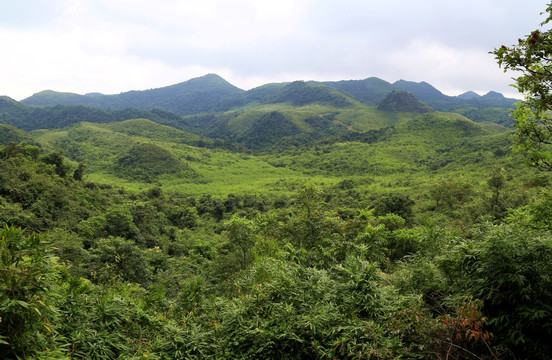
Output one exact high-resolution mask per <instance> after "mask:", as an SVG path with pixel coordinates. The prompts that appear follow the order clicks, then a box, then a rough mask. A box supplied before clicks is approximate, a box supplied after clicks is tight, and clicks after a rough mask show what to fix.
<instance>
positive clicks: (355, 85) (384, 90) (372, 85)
mask: <svg viewBox="0 0 552 360" xmlns="http://www.w3.org/2000/svg"><path fill="white" fill-rule="evenodd" d="M311 83H313V84H322V85H326V86H329V87H333V88H334V89H337V90H339V91H342V92H344V93H346V94H349V95H350V96H351V97H352V98H354V99H356V100H357V101H360V102H362V103H364V104H368V105H375V104H376V103H377V102H378V101H379V100H381V99H382V98H383V97H385V95H387V94H389V93H390V92H391V91H393V90H394V87H393V85H391V84H390V83H388V82H387V81H385V80H381V79H379V78H377V77H371V78H368V79H364V80H343V81H336V82H315V81H313V82H311Z"/></svg>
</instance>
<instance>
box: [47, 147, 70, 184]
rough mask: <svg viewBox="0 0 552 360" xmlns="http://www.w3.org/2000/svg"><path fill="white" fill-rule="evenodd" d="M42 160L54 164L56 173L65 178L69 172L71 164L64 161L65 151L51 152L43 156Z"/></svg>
mask: <svg viewBox="0 0 552 360" xmlns="http://www.w3.org/2000/svg"><path fill="white" fill-rule="evenodd" d="M42 162H44V163H46V164H50V165H54V167H55V171H56V174H58V175H59V177H62V178H64V177H65V176H66V175H67V172H69V166H68V165H66V164H65V163H64V159H63V152H61V151H59V152H51V153H49V154H47V155H44V156H43V157H42Z"/></svg>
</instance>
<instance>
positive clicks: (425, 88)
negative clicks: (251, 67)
mask: <svg viewBox="0 0 552 360" xmlns="http://www.w3.org/2000/svg"><path fill="white" fill-rule="evenodd" d="M551 11H552V10H551ZM531 39H533V37H530V38H529V40H528V41H529V42H530V43H531ZM538 39H540V38H539V37H537V38H536V40H535V41H537V40H538ZM531 44H532V43H531ZM527 46H529V45H527ZM504 51H506V50H504ZM399 90H400V91H399ZM194 91H197V92H194ZM406 91H408V92H409V93H410V94H409V93H407V92H406ZM175 94H177V95H175ZM412 94H413V95H412ZM386 95H387V96H386ZM414 96H416V97H414ZM178 98H179V99H187V100H186V101H184V100H183V101H182V102H180V103H179V105H176V104H177V101H176V100H175V99H178ZM59 99H65V101H68V102H74V103H73V104H70V105H54V106H45V107H34V106H30V105H24V104H21V103H18V102H16V101H13V100H11V99H9V98H0V119H1V121H2V122H3V123H5V124H2V125H0V170H1V171H0V224H1V225H2V228H1V230H0V358H3V359H4V358H5V359H138V358H140V359H304V358H307V359H398V358H404V359H474V360H475V359H521V358H527V359H547V358H548V357H549V354H550V353H552V345H551V343H550V341H549V338H550V336H551V335H552V320H551V319H552V316H551V314H552V305H551V304H552V282H551V279H552V220H551V219H552V206H551V204H552V195H551V194H552V182H551V180H550V176H549V174H547V173H540V172H538V171H537V170H536V169H534V168H527V167H525V166H524V165H523V164H522V162H523V161H522V160H523V157H522V155H521V154H518V153H516V152H513V151H512V150H511V148H512V142H511V135H512V133H515V134H517V136H518V138H519V136H520V133H521V134H523V128H521V127H520V126H516V127H515V128H514V130H513V131H512V130H511V129H510V128H509V127H508V123H507V121H505V112H506V111H507V110H505V108H506V107H507V106H502V105H500V104H504V103H507V102H508V101H507V99H504V98H503V97H502V98H501V96H499V95H497V94H493V93H490V94H487V95H485V96H479V95H477V94H475V93H467V94H463V95H462V96H460V97H458V98H455V99H454V100H452V99H451V98H450V97H447V96H445V95H443V94H441V93H440V92H439V91H437V90H436V89H434V88H433V87H431V85H429V84H426V83H412V82H407V81H399V82H397V83H395V84H388V83H386V82H384V81H382V80H379V79H375V78H372V79H366V80H364V81H346V82H337V83H324V84H317V83H305V82H292V83H289V84H269V85H266V86H263V87H260V88H257V89H253V90H250V91H247V92H244V91H241V90H239V89H236V88H234V87H232V86H231V85H230V84H228V83H226V82H225V81H224V80H223V79H221V78H220V77H218V76H216V75H209V76H207V77H203V78H198V79H194V80H193V81H190V82H186V83H182V84H178V85H175V86H173V87H168V88H162V89H155V90H148V91H144V92H130V93H123V94H121V95H117V96H115V95H112V96H105V95H101V94H87V95H84V96H79V95H75V94H59V93H54V92H46V93H42V94H40V96H36V97H34V99H29V100H28V102H32V101H31V100H33V101H39V100H40V101H45V102H48V101H51V102H55V101H58V100H59ZM382 99H383V100H382ZM418 99H422V100H423V101H424V103H425V104H430V105H431V106H432V107H433V108H434V109H437V110H439V111H429V110H430V108H429V107H428V105H425V104H424V103H421V102H420V101H419V100H418ZM424 99H426V100H424ZM380 100H381V102H380V103H379V105H376V104H377V103H378V101H380ZM80 101H89V102H92V101H95V102H97V103H95V104H96V106H99V105H98V104H99V103H102V106H103V107H106V108H108V109H99V108H92V107H86V106H83V105H76V104H78V103H79V102H80ZM137 101H144V104H147V106H152V107H153V104H155V105H156V104H160V103H162V102H163V101H165V105H166V106H165V107H163V106H161V107H162V108H164V109H165V110H138V109H132V108H128V109H125V110H116V109H114V108H115V107H117V106H120V105H121V106H122V105H124V106H129V105H128V104H132V102H137ZM90 104H91V103H90ZM90 104H87V105H90ZM485 104H487V105H489V104H492V107H488V106H485ZM497 104H498V105H497ZM144 106H146V105H144ZM175 106H179V107H178V108H175ZM508 106H511V103H510V105H508ZM171 107H172V108H171ZM444 108H446V109H448V110H449V111H452V110H454V112H443V111H442V110H443V109H444ZM167 109H172V110H171V111H176V112H177V113H179V114H180V115H177V114H176V113H171V112H168V111H167ZM519 109H521V110H519ZM526 110H527V108H526V107H524V106H523V105H521V106H520V107H519V108H518V110H517V112H516V113H515V114H516V115H517V116H518V122H519V121H521V120H520V119H519V116H520V114H521V112H520V111H526ZM182 114H185V116H182ZM524 114H527V112H524ZM537 119H540V118H539V117H529V118H527V119H525V120H526V121H527V120H535V121H538V120H537ZM537 123H538V122H537ZM8 124H11V125H8ZM13 125H15V126H18V128H16V127H14V126H13ZM24 130H32V131H31V132H26V131H24ZM526 140H527V139H526ZM518 144H519V142H518ZM540 150H547V148H545V149H542V148H540ZM539 154H540V155H542V156H545V155H544V154H545V152H540V153H539Z"/></svg>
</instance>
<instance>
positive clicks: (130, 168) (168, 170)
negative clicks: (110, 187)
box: [115, 143, 197, 182]
mask: <svg viewBox="0 0 552 360" xmlns="http://www.w3.org/2000/svg"><path fill="white" fill-rule="evenodd" d="M115 170H116V173H117V175H118V176H121V177H124V178H126V179H129V180H139V181H144V182H152V181H154V180H156V179H157V177H159V176H160V175H165V174H168V175H178V176H179V177H185V178H194V177H196V176H197V175H196V173H195V171H193V170H192V169H191V168H190V167H189V166H188V165H187V164H186V163H185V162H183V161H181V160H179V159H178V158H177V157H176V156H175V155H174V154H173V153H171V152H170V151H169V150H166V149H164V148H163V147H161V146H159V145H155V144H152V143H137V144H136V145H134V146H132V147H131V148H130V149H128V150H126V151H125V152H123V153H122V154H120V155H119V156H118V157H117V160H116V162H115Z"/></svg>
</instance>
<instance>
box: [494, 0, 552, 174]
mask: <svg viewBox="0 0 552 360" xmlns="http://www.w3.org/2000/svg"><path fill="white" fill-rule="evenodd" d="M546 12H547V13H548V17H547V18H546V20H545V21H544V22H542V23H541V26H544V25H546V24H548V23H549V22H550V21H552V2H551V3H549V4H548V6H547V8H546ZM492 53H493V54H494V55H495V58H496V59H497V61H498V64H499V66H500V67H502V68H503V69H504V71H505V72H506V71H508V70H513V71H516V72H521V76H519V77H517V78H514V80H515V84H514V85H513V86H514V87H515V88H517V89H518V91H519V92H520V93H522V94H523V95H524V100H525V101H524V102H520V103H518V104H517V105H516V110H515V111H513V112H512V115H513V118H514V120H515V124H514V127H515V129H516V135H515V148H516V149H517V150H518V151H520V152H521V153H522V154H524V156H525V157H526V160H527V162H528V163H529V164H530V165H532V166H535V167H537V168H538V169H541V170H548V171H551V170H552V113H551V111H552V30H545V31H541V30H538V29H537V30H535V31H533V32H531V34H529V35H526V36H525V37H523V38H520V39H518V44H517V45H513V46H510V47H508V46H505V45H502V46H501V47H500V48H497V49H495V50H494V51H493V52H492Z"/></svg>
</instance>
